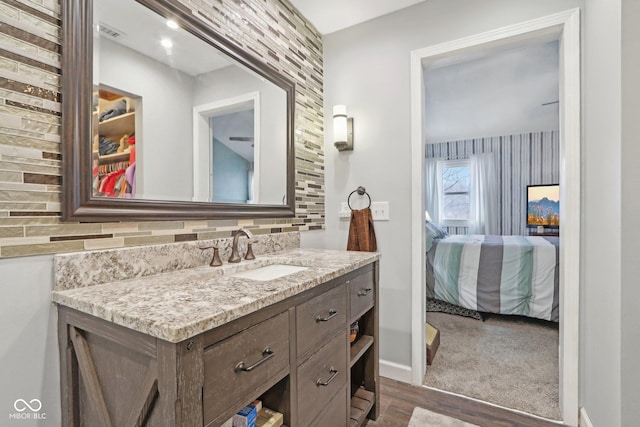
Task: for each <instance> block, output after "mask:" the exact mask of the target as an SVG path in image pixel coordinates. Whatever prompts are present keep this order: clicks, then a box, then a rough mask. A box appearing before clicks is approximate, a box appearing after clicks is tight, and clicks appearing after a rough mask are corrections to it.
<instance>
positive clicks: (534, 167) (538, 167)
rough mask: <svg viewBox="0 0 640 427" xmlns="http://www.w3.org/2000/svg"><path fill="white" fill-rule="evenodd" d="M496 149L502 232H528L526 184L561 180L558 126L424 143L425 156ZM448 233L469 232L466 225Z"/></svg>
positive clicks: (462, 154) (449, 156)
mask: <svg viewBox="0 0 640 427" xmlns="http://www.w3.org/2000/svg"><path fill="white" fill-rule="evenodd" d="M480 153H497V161H498V163H497V169H498V186H499V191H498V204H499V211H500V222H499V224H500V229H499V234H501V235H507V236H508V235H520V236H523V235H527V234H528V232H527V228H526V224H525V217H526V212H527V211H526V208H525V205H526V203H527V185H535V184H557V183H559V182H560V133H559V132H558V131H557V130H553V131H544V132H531V133H523V134H517V135H505V136H495V137H489V138H476V139H468V140H463V141H451V142H442V143H439V144H427V146H426V157H427V158H435V159H466V158H469V156H470V155H472V154H480ZM446 228H447V232H448V233H450V234H468V232H469V230H468V228H467V227H446Z"/></svg>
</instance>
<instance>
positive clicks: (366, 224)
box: [347, 208, 378, 252]
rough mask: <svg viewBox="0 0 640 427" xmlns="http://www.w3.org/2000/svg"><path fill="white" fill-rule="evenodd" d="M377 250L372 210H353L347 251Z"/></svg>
mask: <svg viewBox="0 0 640 427" xmlns="http://www.w3.org/2000/svg"><path fill="white" fill-rule="evenodd" d="M377 249H378V245H377V243H376V233H375V231H374V229H373V216H372V215H371V209H369V208H365V209H360V210H352V211H351V223H350V224H349V240H348V241H347V250H348V251H363V252H375V251H376V250H377Z"/></svg>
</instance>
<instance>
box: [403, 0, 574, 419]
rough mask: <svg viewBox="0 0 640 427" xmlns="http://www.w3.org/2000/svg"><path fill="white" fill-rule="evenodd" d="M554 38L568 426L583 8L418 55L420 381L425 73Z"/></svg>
mask: <svg viewBox="0 0 640 427" xmlns="http://www.w3.org/2000/svg"><path fill="white" fill-rule="evenodd" d="M541 38H546V39H547V40H548V39H552V40H553V39H555V40H557V41H558V43H559V52H560V55H559V58H560V59H559V63H560V67H559V75H560V84H559V95H560V96H559V116H560V125H559V145H560V147H559V164H560V165H562V167H561V168H560V171H559V184H560V203H561V205H562V210H561V213H560V223H561V224H563V227H562V229H561V231H560V233H561V236H560V247H559V254H560V255H559V256H560V265H561V266H562V269H561V270H560V275H559V281H560V287H559V316H560V328H559V337H560V338H559V339H560V351H559V372H560V373H559V389H560V390H559V395H560V412H561V416H562V420H563V422H564V423H565V424H567V425H577V423H578V421H577V420H578V363H577V360H578V332H579V330H578V301H579V244H580V232H579V222H580V221H579V220H580V212H579V209H580V208H579V206H580V205H579V201H580V200H579V196H580V71H579V70H580V69H579V62H580V61H579V57H580V50H579V47H580V46H579V10H577V9H576V10H571V11H567V12H563V13H559V14H555V15H551V16H548V17H544V18H540V19H536V20H533V21H529V22H525V23H522V24H518V25H513V26H510V27H506V28H502V29H499V30H495V31H491V32H487V33H483V34H480V35H476V36H472V37H468V38H465V39H460V40H456V41H453V42H450V43H444V44H440V45H436V46H431V47H427V48H425V49H420V50H417V51H414V52H412V55H411V56H412V235H413V236H414V240H413V242H412V246H413V247H412V257H413V258H412V297H413V298H412V301H413V305H412V382H413V383H414V384H416V385H418V384H422V379H423V377H424V374H425V369H426V345H425V333H424V328H425V317H426V316H425V311H426V310H425V306H426V287H425V285H424V284H425V276H426V272H425V265H426V260H425V250H424V248H425V245H426V236H425V223H424V218H425V182H424V176H425V175H424V173H425V147H424V142H425V129H424V126H423V124H424V117H425V108H424V105H425V99H424V70H425V67H428V64H430V63H433V62H434V61H443V60H446V59H447V58H449V59H450V58H452V57H455V56H459V55H461V54H473V53H474V52H475V53H477V52H479V51H482V50H487V49H497V48H500V47H503V46H505V45H512V44H513V43H522V42H523V41H526V40H535V39H538V40H539V39H541Z"/></svg>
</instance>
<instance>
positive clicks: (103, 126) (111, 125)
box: [98, 111, 136, 139]
mask: <svg viewBox="0 0 640 427" xmlns="http://www.w3.org/2000/svg"><path fill="white" fill-rule="evenodd" d="M135 128H136V113H135V111H132V112H130V113H125V114H122V115H120V116H116V117H113V118H111V119H107V120H105V121H104V122H100V123H98V132H99V134H100V135H103V136H106V137H109V136H110V137H117V138H118V139H120V138H121V137H122V135H125V134H127V135H130V134H131V133H132V130H133V129H135Z"/></svg>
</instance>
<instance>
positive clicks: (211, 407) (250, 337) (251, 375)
mask: <svg viewBox="0 0 640 427" xmlns="http://www.w3.org/2000/svg"><path fill="white" fill-rule="evenodd" d="M288 367H289V314H288V312H284V313H281V314H279V315H277V316H275V317H272V318H270V319H267V320H265V321H263V322H261V323H258V324H257V325H255V326H252V327H251V328H249V329H246V330H244V331H242V332H239V333H237V334H235V335H233V336H231V337H229V338H227V339H225V340H224V341H221V342H219V343H217V344H215V345H212V346H211V347H208V348H206V349H205V350H204V390H203V406H204V408H203V410H204V421H205V422H204V423H205V425H206V424H208V423H209V422H211V421H212V420H214V419H215V418H216V417H218V416H219V415H220V414H221V413H222V412H223V411H224V410H225V409H227V408H229V407H230V406H232V405H236V404H238V402H239V401H240V400H246V399H247V396H249V395H251V394H252V393H254V392H255V390H256V389H258V388H259V387H261V386H263V385H264V384H265V383H268V382H269V381H270V380H271V379H273V378H274V377H275V380H276V381H277V380H279V379H280V378H282V377H284V376H285V375H286V374H287V373H288ZM238 409H240V408H238Z"/></svg>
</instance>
